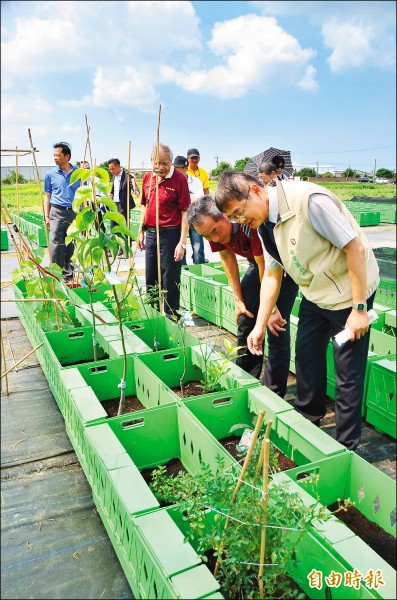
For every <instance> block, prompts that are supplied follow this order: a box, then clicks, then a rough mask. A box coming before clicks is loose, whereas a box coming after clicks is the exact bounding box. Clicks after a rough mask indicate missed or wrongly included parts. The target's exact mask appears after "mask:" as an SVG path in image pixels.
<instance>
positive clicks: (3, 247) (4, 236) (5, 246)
mask: <svg viewBox="0 0 397 600" xmlns="http://www.w3.org/2000/svg"><path fill="white" fill-rule="evenodd" d="M0 249H1V250H8V231H7V229H6V227H3V226H2V227H1V244H0Z"/></svg>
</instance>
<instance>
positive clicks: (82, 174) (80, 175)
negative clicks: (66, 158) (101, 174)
mask: <svg viewBox="0 0 397 600" xmlns="http://www.w3.org/2000/svg"><path fill="white" fill-rule="evenodd" d="M90 177H91V171H90V170H89V169H76V170H75V171H73V173H72V174H71V176H70V183H69V186H71V185H73V184H74V183H76V181H78V180H79V179H81V182H82V183H84V181H87V179H89V178H90Z"/></svg>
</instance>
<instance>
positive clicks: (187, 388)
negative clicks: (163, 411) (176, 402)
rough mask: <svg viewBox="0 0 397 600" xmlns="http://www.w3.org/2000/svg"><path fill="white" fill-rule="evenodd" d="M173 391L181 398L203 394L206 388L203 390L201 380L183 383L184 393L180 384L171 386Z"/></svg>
mask: <svg viewBox="0 0 397 600" xmlns="http://www.w3.org/2000/svg"><path fill="white" fill-rule="evenodd" d="M171 389H172V391H173V392H175V394H176V395H177V396H179V397H180V398H190V397H191V396H202V394H205V393H206V392H205V390H203V387H202V384H201V383H200V382H199V381H188V382H187V383H184V384H183V395H182V392H181V388H180V386H179V385H178V386H177V387H173V388H171Z"/></svg>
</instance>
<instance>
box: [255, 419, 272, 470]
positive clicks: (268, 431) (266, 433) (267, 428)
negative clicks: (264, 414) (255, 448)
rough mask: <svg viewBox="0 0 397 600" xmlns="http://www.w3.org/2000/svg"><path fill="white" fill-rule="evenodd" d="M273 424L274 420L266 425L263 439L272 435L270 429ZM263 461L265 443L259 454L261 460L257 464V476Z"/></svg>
mask: <svg viewBox="0 0 397 600" xmlns="http://www.w3.org/2000/svg"><path fill="white" fill-rule="evenodd" d="M272 425H273V421H268V423H267V426H266V431H265V435H264V438H263V439H265V438H269V437H270V430H271V428H272ZM262 462H263V444H262V445H261V451H260V454H259V460H258V464H257V465H256V470H255V477H257V476H258V473H259V471H260V468H261V466H262Z"/></svg>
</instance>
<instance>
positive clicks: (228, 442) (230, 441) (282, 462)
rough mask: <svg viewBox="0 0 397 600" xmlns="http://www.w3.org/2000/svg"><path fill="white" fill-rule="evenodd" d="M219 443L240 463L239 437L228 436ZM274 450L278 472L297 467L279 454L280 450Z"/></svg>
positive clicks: (283, 455) (286, 457)
mask: <svg viewBox="0 0 397 600" xmlns="http://www.w3.org/2000/svg"><path fill="white" fill-rule="evenodd" d="M219 442H220V443H221V444H222V446H223V447H224V448H225V450H227V451H228V452H229V454H231V455H232V456H233V458H234V459H235V460H237V461H241V459H242V455H241V454H240V453H239V451H238V449H237V446H238V444H239V442H240V438H239V437H236V436H234V435H230V436H229V437H226V438H223V439H222V440H219ZM275 450H276V453H277V459H278V465H279V470H280V471H287V470H288V469H293V468H294V467H297V466H298V465H297V464H296V463H294V461H292V460H291V459H290V458H288V456H285V454H282V453H281V452H280V450H278V449H277V448H275Z"/></svg>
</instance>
